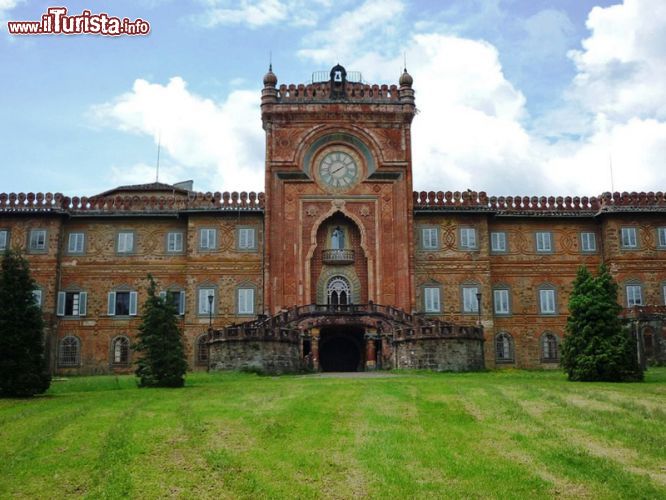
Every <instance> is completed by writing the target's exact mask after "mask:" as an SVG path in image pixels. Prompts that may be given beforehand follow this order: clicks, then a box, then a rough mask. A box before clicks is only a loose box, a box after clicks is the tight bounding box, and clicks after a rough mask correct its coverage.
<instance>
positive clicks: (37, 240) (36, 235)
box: [28, 229, 46, 251]
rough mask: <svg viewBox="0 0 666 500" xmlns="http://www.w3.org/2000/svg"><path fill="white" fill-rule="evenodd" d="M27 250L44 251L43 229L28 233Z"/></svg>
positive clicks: (44, 235) (44, 232) (44, 236)
mask: <svg viewBox="0 0 666 500" xmlns="http://www.w3.org/2000/svg"><path fill="white" fill-rule="evenodd" d="M28 249H29V250H32V251H42V250H46V230H45V229H33V230H31V231H30V241H29V242H28Z"/></svg>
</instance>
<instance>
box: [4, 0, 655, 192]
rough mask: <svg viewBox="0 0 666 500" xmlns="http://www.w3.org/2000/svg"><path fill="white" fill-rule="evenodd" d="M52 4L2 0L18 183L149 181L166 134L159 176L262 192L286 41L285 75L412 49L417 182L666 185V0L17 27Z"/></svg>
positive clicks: (113, 5)
mask: <svg viewBox="0 0 666 500" xmlns="http://www.w3.org/2000/svg"><path fill="white" fill-rule="evenodd" d="M52 5H54V4H53V2H43V1H35V0H0V20H2V33H1V34H0V146H1V147H0V151H1V154H0V173H1V177H0V183H1V184H0V191H6V192H8V191H26V192H27V191H60V192H63V193H66V194H69V195H76V194H78V195H91V194H95V193H98V192H101V191H104V190H106V189H109V188H110V187H113V186H116V185H120V184H129V183H140V182H151V181H153V180H154V179H155V163H156V151H157V146H156V145H157V142H158V137H159V138H160V141H161V144H162V148H161V161H160V165H161V168H160V180H161V181H165V182H176V181H181V180H186V179H193V180H194V183H195V189H197V190H202V191H223V190H247V191H249V190H262V186H263V159H264V136H263V134H264V133H263V130H262V128H261V117H260V111H259V97H260V89H261V80H262V76H263V74H264V73H265V72H266V68H267V65H268V60H269V53H271V52H272V60H273V68H274V70H275V72H276V74H277V76H278V79H279V81H280V82H281V83H307V82H308V81H310V80H311V78H312V72H313V71H317V70H328V69H330V67H331V66H333V65H334V64H336V63H337V62H340V63H341V64H343V65H344V66H345V67H346V68H347V69H348V70H355V71H360V72H361V73H362V75H363V79H364V80H366V81H368V82H371V83H389V84H390V83H396V82H397V79H398V77H399V74H400V71H401V69H402V65H403V54H406V58H407V67H408V70H409V72H410V73H411V74H412V76H413V77H414V88H415V90H416V99H417V107H418V109H419V113H418V115H417V116H416V118H415V119H414V123H413V148H414V149H413V157H414V165H413V168H414V187H415V189H418V190H421V189H425V190H440V189H441V190H464V189H467V188H471V189H474V190H485V191H487V192H488V193H490V194H496V195H500V194H505V195H507V194H511V195H517V194H520V195H532V194H537V195H541V194H554V195H566V194H572V195H573V194H581V195H582V194H587V195H596V194H599V193H601V192H603V191H609V190H610V189H611V182H613V184H614V188H615V190H618V191H625V190H626V191H633V190H637V191H640V190H644V191H664V190H666V83H665V82H666V1H664V0H624V1H623V2H622V1H619V0H616V1H602V0H549V1H547V0H455V1H453V0H449V1H444V0H439V1H434V0H433V1H429V2H428V1H413V2H410V1H408V0H366V1H359V0H353V1H352V0H240V1H231V0H191V1H178V0H131V1H129V0H127V1H125V0H114V1H113V2H101V1H96V2H67V1H58V2H55V5H64V6H66V7H67V8H68V9H69V12H70V13H76V14H78V13H80V12H81V11H82V10H83V9H90V10H91V11H92V12H93V13H99V12H106V13H108V14H109V15H114V16H118V17H121V18H122V17H128V18H130V19H136V18H141V19H144V20H146V21H148V22H149V23H150V25H151V33H150V35H148V36H145V37H102V36H96V35H75V36H64V35H51V36H23V37H19V36H13V35H10V34H9V33H8V30H7V24H6V21H7V20H39V19H40V18H41V16H42V14H43V13H45V12H46V10H47V8H48V7H49V6H52ZM611 165H612V173H613V179H612V181H611Z"/></svg>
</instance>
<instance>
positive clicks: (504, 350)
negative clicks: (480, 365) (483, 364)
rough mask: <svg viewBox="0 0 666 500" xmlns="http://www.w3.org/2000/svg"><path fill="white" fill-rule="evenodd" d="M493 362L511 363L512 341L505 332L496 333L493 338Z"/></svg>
mask: <svg viewBox="0 0 666 500" xmlns="http://www.w3.org/2000/svg"><path fill="white" fill-rule="evenodd" d="M495 361H497V362H498V363H508V362H511V361H513V339H512V338H511V335H509V334H508V333H506V332H501V333H498V334H497V336H496V337H495Z"/></svg>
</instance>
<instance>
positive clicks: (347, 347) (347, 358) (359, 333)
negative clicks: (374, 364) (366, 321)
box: [319, 326, 365, 372]
mask: <svg viewBox="0 0 666 500" xmlns="http://www.w3.org/2000/svg"><path fill="white" fill-rule="evenodd" d="M363 333H364V330H363V328H362V327H358V326H331V327H325V328H322V329H321V332H320V340H319V366H320V367H321V370H322V371H324V372H357V371H363V367H364V366H365V356H364V349H363Z"/></svg>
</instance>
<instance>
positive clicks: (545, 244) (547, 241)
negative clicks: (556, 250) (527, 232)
mask: <svg viewBox="0 0 666 500" xmlns="http://www.w3.org/2000/svg"><path fill="white" fill-rule="evenodd" d="M536 249H537V252H552V251H553V243H552V241H551V236H550V233H549V232H547V231H539V232H537V233H536Z"/></svg>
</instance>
